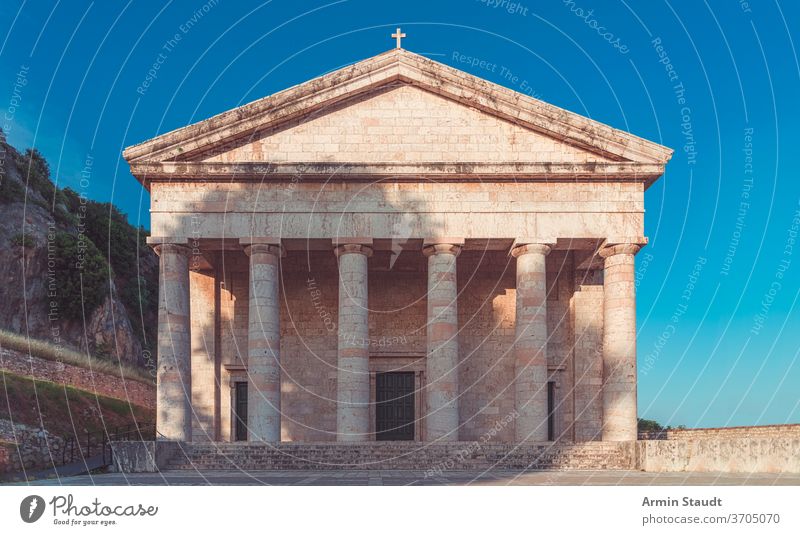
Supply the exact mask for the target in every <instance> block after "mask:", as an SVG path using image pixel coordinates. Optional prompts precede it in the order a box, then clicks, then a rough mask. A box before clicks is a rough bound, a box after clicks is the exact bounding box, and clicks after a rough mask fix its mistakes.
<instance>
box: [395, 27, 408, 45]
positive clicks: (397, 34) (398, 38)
mask: <svg viewBox="0 0 800 535" xmlns="http://www.w3.org/2000/svg"><path fill="white" fill-rule="evenodd" d="M405 36H406V34H404V33H400V28H397V32H396V33H393V34H392V37H394V38H395V39H397V48H403V43H402V39H403V37H405Z"/></svg>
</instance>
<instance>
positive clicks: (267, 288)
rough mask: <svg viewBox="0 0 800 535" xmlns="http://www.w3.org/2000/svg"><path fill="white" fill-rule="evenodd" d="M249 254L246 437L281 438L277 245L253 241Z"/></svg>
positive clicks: (252, 438) (272, 440) (246, 250)
mask: <svg viewBox="0 0 800 535" xmlns="http://www.w3.org/2000/svg"><path fill="white" fill-rule="evenodd" d="M244 251H245V253H246V254H247V256H249V257H250V278H249V286H250V298H249V301H248V304H249V307H250V308H249V310H248V323H247V375H248V384H247V427H248V440H250V441H262V442H280V440H281V307H280V300H279V299H280V297H279V295H278V278H279V276H280V255H281V247H280V245H276V244H267V243H254V244H251V245H248V246H247V247H245V249H244Z"/></svg>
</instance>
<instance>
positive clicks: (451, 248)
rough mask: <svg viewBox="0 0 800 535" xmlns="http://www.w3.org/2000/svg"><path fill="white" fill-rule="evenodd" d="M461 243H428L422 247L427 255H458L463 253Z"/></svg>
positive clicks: (423, 252)
mask: <svg viewBox="0 0 800 535" xmlns="http://www.w3.org/2000/svg"><path fill="white" fill-rule="evenodd" d="M461 247H462V246H461V245H458V244H455V243H435V244H431V245H426V246H425V247H423V248H422V254H424V255H425V256H433V255H438V254H451V255H453V256H458V255H460V254H461Z"/></svg>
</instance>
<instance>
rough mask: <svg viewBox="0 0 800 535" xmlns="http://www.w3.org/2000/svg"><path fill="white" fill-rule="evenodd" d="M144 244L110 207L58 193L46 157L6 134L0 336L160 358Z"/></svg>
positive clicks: (0, 165)
mask: <svg viewBox="0 0 800 535" xmlns="http://www.w3.org/2000/svg"><path fill="white" fill-rule="evenodd" d="M96 179H100V177H96ZM145 238H146V232H145V231H144V229H137V228H135V227H133V226H131V225H130V224H129V223H128V222H127V218H126V216H125V215H124V214H122V213H121V212H119V211H118V210H117V209H116V208H115V207H114V206H113V205H111V204H109V203H98V202H95V201H91V200H89V199H87V198H86V197H85V196H83V195H81V194H80V193H78V192H75V191H73V190H70V189H68V188H67V189H59V188H56V187H55V186H54V184H53V182H52V180H51V177H50V169H49V166H48V164H47V162H46V161H45V160H44V158H43V157H42V156H41V154H39V152H38V151H36V150H35V149H34V150H30V149H29V150H26V151H24V152H20V151H18V150H16V149H15V148H14V147H11V146H10V145H8V144H7V143H6V140H5V136H4V135H3V134H2V132H1V131H0V303H2V305H3V306H2V307H0V329H6V330H10V331H14V332H16V333H20V334H23V335H27V336H29V337H31V338H36V339H40V340H44V341H48V342H50V343H52V344H55V345H64V346H68V347H71V348H74V349H78V350H82V351H86V350H88V351H89V352H90V353H92V354H94V355H96V356H99V357H102V358H108V359H111V360H116V359H121V360H123V361H126V362H129V363H133V364H139V365H144V364H145V361H146V360H150V359H148V358H146V357H145V355H146V352H148V351H149V352H150V353H152V359H154V358H155V347H154V346H155V327H156V318H157V296H158V259H157V257H156V256H155V254H154V253H153V252H152V250H151V249H150V248H149V247H148V246H147V245H146V244H145Z"/></svg>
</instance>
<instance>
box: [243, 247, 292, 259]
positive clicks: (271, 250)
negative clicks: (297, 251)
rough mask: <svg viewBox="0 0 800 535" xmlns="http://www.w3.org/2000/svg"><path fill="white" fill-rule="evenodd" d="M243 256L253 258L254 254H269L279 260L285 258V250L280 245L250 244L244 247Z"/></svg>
mask: <svg viewBox="0 0 800 535" xmlns="http://www.w3.org/2000/svg"><path fill="white" fill-rule="evenodd" d="M244 254H246V255H247V256H253V255H254V254H271V255H275V256H277V257H279V258H281V257H284V256H286V249H284V248H283V247H282V246H281V245H280V244H274V243H252V244H250V245H245V247H244Z"/></svg>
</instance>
